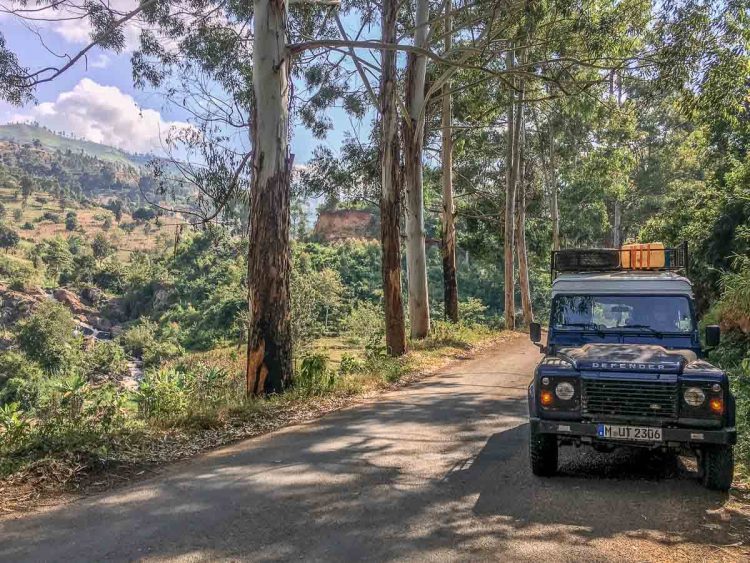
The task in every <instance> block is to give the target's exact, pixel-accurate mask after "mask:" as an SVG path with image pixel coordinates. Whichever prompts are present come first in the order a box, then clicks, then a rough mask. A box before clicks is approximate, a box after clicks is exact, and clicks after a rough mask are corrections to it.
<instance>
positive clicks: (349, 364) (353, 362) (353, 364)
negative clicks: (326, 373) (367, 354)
mask: <svg viewBox="0 0 750 563" xmlns="http://www.w3.org/2000/svg"><path fill="white" fill-rule="evenodd" d="M363 367H364V364H363V363H362V362H361V361H360V360H358V359H357V358H355V357H354V356H352V355H351V354H344V355H343V356H341V363H340V364H339V373H340V374H341V375H349V374H352V373H357V372H360V371H362V369H363Z"/></svg>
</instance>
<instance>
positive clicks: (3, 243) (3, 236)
mask: <svg viewBox="0 0 750 563" xmlns="http://www.w3.org/2000/svg"><path fill="white" fill-rule="evenodd" d="M20 241H21V237H19V236H18V233H17V232H16V231H15V230H13V229H11V228H10V227H8V226H7V225H4V224H2V223H0V248H2V249H3V250H5V251H6V252H7V251H8V250H9V249H11V248H15V247H16V246H18V243H19V242H20Z"/></svg>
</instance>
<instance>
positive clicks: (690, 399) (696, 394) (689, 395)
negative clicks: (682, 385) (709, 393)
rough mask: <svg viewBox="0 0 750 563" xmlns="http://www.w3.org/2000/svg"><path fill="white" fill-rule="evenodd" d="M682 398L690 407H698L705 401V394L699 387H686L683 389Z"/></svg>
mask: <svg viewBox="0 0 750 563" xmlns="http://www.w3.org/2000/svg"><path fill="white" fill-rule="evenodd" d="M683 397H684V398H685V402H686V403H687V404H688V405H690V406H691V407H699V406H701V405H702V404H703V402H704V401H705V400H706V394H705V393H704V392H703V389H700V388H699V387H688V388H687V389H685V393H684V395H683Z"/></svg>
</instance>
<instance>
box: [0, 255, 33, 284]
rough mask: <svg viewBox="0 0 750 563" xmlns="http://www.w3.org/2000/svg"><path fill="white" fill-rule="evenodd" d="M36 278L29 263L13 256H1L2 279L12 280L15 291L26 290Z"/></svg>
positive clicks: (0, 276) (0, 273) (0, 275)
mask: <svg viewBox="0 0 750 563" xmlns="http://www.w3.org/2000/svg"><path fill="white" fill-rule="evenodd" d="M35 277H36V272H35V271H34V268H33V267H32V266H31V264H29V263H28V262H27V261H25V260H22V259H20V258H17V257H15V256H11V255H4V254H3V255H0V278H5V279H7V280H10V283H11V285H12V286H14V289H16V288H18V287H20V288H22V289H23V288H25V287H26V286H27V285H29V284H30V283H31V282H32V281H33V280H34V279H35Z"/></svg>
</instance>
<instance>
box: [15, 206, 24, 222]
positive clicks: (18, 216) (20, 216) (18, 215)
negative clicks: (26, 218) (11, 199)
mask: <svg viewBox="0 0 750 563" xmlns="http://www.w3.org/2000/svg"><path fill="white" fill-rule="evenodd" d="M21 219H23V210H22V209H20V208H16V209H14V210H13V220H14V221H15V222H16V223H18V222H19V221H20V220H21Z"/></svg>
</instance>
